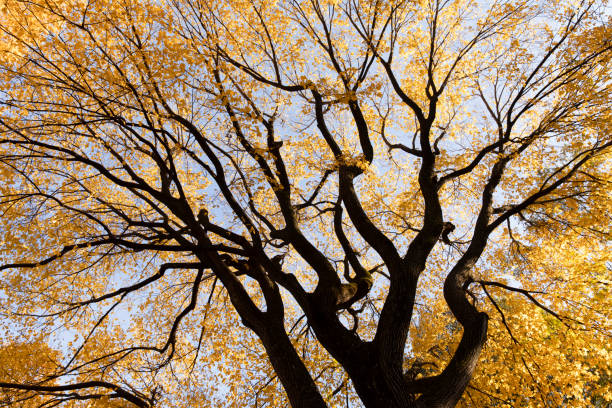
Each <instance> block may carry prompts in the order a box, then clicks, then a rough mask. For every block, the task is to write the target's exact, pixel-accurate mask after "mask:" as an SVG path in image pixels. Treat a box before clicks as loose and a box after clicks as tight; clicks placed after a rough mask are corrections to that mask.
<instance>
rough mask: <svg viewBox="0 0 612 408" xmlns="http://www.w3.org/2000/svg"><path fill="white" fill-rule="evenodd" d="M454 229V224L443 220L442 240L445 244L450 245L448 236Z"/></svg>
mask: <svg viewBox="0 0 612 408" xmlns="http://www.w3.org/2000/svg"><path fill="white" fill-rule="evenodd" d="M454 230H455V225H454V224H453V223H452V222H448V221H447V222H445V223H444V224H443V225H442V242H444V243H445V244H447V245H451V241H450V238H449V237H448V236H449V235H450V233H451V232H453V231H454Z"/></svg>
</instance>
